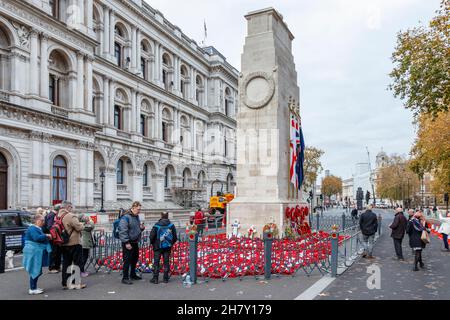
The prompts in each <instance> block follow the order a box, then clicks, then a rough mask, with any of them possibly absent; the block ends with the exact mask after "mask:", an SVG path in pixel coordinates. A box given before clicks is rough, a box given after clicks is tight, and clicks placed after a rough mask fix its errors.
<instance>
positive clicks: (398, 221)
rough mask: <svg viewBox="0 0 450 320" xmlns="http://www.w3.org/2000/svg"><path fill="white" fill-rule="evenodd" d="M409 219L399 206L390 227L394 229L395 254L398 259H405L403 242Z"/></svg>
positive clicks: (392, 235) (392, 234)
mask: <svg viewBox="0 0 450 320" xmlns="http://www.w3.org/2000/svg"><path fill="white" fill-rule="evenodd" d="M407 223H408V220H406V218H405V216H404V214H403V210H402V208H397V209H396V210H395V218H394V221H393V222H392V224H391V225H390V226H389V228H391V229H392V233H391V237H392V238H393V239H394V248H395V254H396V255H397V259H398V260H403V261H404V260H405V259H404V258H403V250H402V242H403V238H404V237H405V232H406V225H407Z"/></svg>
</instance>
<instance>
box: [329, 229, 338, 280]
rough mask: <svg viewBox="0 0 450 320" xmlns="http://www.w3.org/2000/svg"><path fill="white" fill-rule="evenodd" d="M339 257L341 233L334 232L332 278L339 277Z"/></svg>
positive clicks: (332, 236) (332, 237) (332, 235)
mask: <svg viewBox="0 0 450 320" xmlns="http://www.w3.org/2000/svg"><path fill="white" fill-rule="evenodd" d="M338 255H339V233H338V232H337V231H334V232H333V233H332V234H331V276H332V277H333V278H335V277H336V276H337V269H338Z"/></svg>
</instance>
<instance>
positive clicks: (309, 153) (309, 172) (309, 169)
mask: <svg viewBox="0 0 450 320" xmlns="http://www.w3.org/2000/svg"><path fill="white" fill-rule="evenodd" d="M323 154H324V151H322V150H320V149H318V148H315V147H306V148H305V162H304V165H303V166H304V172H305V180H304V183H303V189H304V190H305V191H307V190H308V189H311V188H313V187H314V184H315V183H316V180H317V176H318V174H319V173H320V172H321V171H322V170H323V167H322V163H321V162H320V157H321V156H322V155H323Z"/></svg>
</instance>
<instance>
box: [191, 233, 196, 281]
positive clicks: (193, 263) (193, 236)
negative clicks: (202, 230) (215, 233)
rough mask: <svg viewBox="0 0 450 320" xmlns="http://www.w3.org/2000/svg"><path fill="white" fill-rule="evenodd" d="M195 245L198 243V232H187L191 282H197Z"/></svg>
mask: <svg viewBox="0 0 450 320" xmlns="http://www.w3.org/2000/svg"><path fill="white" fill-rule="evenodd" d="M197 245H198V233H197V232H195V233H190V234H189V275H190V276H191V282H192V283H193V284H195V283H197Z"/></svg>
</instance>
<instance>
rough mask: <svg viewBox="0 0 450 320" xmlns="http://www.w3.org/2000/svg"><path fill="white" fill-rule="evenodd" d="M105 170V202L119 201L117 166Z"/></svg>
mask: <svg viewBox="0 0 450 320" xmlns="http://www.w3.org/2000/svg"><path fill="white" fill-rule="evenodd" d="M113 165H114V167H113V166H111V167H108V168H106V169H105V189H104V192H105V198H104V200H105V202H116V201H117V177H116V167H115V165H116V164H113Z"/></svg>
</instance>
